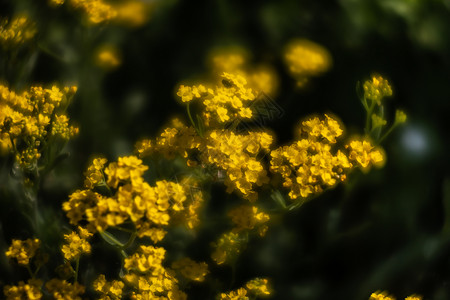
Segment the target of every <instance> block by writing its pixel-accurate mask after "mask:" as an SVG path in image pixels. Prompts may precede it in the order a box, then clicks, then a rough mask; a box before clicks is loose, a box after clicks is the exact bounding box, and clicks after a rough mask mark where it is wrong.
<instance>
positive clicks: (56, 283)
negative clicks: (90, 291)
mask: <svg viewBox="0 0 450 300" xmlns="http://www.w3.org/2000/svg"><path fill="white" fill-rule="evenodd" d="M45 288H46V289H47V290H48V291H49V292H50V294H51V295H52V296H53V298H54V299H56V300H66V299H71V300H81V297H80V295H82V294H83V293H84V290H85V289H84V286H82V285H81V284H79V283H78V282H75V283H73V284H72V283H69V282H67V281H65V280H60V279H55V278H54V279H51V280H49V281H47V283H46V284H45Z"/></svg>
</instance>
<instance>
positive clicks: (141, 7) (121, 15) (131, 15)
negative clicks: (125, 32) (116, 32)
mask: <svg viewBox="0 0 450 300" xmlns="http://www.w3.org/2000/svg"><path fill="white" fill-rule="evenodd" d="M113 8H114V10H115V11H116V12H117V15H116V16H115V17H114V21H116V22H119V23H120V24H123V25H125V26H128V27H139V26H142V25H144V24H145V23H146V22H147V21H148V19H149V15H150V12H151V8H152V6H151V4H150V3H145V2H143V1H139V0H127V1H122V2H121V3H116V4H115V5H113Z"/></svg>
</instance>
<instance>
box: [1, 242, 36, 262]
mask: <svg viewBox="0 0 450 300" xmlns="http://www.w3.org/2000/svg"><path fill="white" fill-rule="evenodd" d="M40 243H41V242H40V241H39V240H38V239H27V240H24V241H22V240H12V243H11V246H10V247H9V249H8V251H6V253H5V254H6V256H7V257H9V258H15V259H17V262H18V263H19V264H20V265H28V264H29V263H30V259H32V258H33V257H34V255H35V254H36V251H37V249H38V248H39V245H40Z"/></svg>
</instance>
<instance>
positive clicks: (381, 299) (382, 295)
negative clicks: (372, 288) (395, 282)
mask: <svg viewBox="0 0 450 300" xmlns="http://www.w3.org/2000/svg"><path fill="white" fill-rule="evenodd" d="M369 300H395V297H393V296H391V295H389V294H388V293H387V292H375V293H372V294H371V295H370V298H369Z"/></svg>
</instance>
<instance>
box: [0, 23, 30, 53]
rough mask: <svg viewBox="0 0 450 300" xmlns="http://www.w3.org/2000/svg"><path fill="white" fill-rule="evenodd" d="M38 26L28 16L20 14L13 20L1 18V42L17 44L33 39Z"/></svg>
mask: <svg viewBox="0 0 450 300" xmlns="http://www.w3.org/2000/svg"><path fill="white" fill-rule="evenodd" d="M35 34H36V28H35V25H34V23H32V22H31V21H30V20H29V18H28V17H26V16H18V17H15V18H14V19H12V20H9V21H8V20H0V44H2V45H3V46H6V47H7V46H9V45H11V46H16V45H20V44H23V43H24V42H26V41H28V40H30V39H32V38H33V37H34V36H35Z"/></svg>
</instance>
